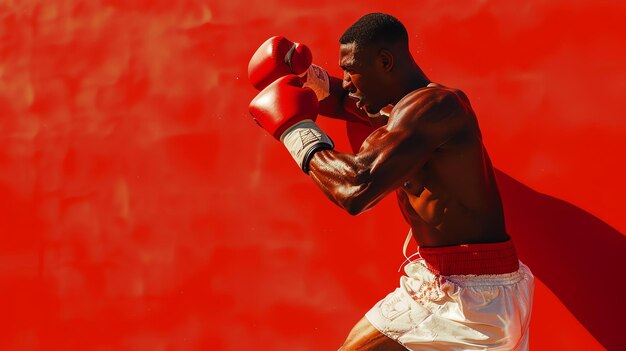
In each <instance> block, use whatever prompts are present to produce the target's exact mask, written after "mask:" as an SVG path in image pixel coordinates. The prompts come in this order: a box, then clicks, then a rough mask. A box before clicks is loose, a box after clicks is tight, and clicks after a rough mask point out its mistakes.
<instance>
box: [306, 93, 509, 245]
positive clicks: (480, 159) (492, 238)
mask: <svg viewBox="0 0 626 351" xmlns="http://www.w3.org/2000/svg"><path fill="white" fill-rule="evenodd" d="M426 89H431V90H433V91H434V93H433V98H432V99H436V97H435V96H437V93H436V91H437V90H438V89H440V91H445V93H444V94H446V96H447V97H446V99H448V100H450V98H449V96H452V97H453V98H455V99H456V102H460V104H461V105H460V108H456V109H453V113H454V114H455V115H454V116H450V117H447V118H442V119H441V121H438V120H436V119H434V122H428V123H425V122H424V121H423V120H424V119H426V118H431V117H429V116H426V117H421V118H422V120H420V119H412V118H413V117H412V116H411V115H410V114H414V113H413V112H410V113H403V112H402V111H400V112H398V113H396V116H399V117H396V118H399V119H401V120H394V114H392V116H391V118H390V120H389V123H388V124H387V126H385V127H382V128H379V129H377V130H375V131H374V132H373V133H372V135H370V136H369V137H368V139H367V140H366V141H365V143H364V146H363V147H362V149H361V150H360V151H359V153H358V154H357V157H356V159H354V160H353V159H347V158H346V157H341V155H340V154H336V153H335V154H334V153H333V151H328V152H326V151H325V152H324V153H325V154H323V155H320V156H321V157H320V158H319V159H318V160H317V162H319V163H320V164H319V165H318V166H316V167H315V169H317V170H319V171H322V172H318V173H317V174H314V177H313V178H314V179H315V180H316V181H317V182H318V184H319V185H320V186H321V187H322V189H323V190H325V192H326V193H327V195H329V197H331V199H332V198H334V199H341V198H342V197H341V196H340V195H342V194H341V192H342V191H346V190H345V189H347V188H346V187H345V184H342V181H343V180H342V179H335V180H333V179H332V178H329V177H328V175H332V176H334V177H338V176H339V177H342V176H343V177H346V178H347V177H348V176H349V171H348V170H345V171H344V175H338V174H337V172H334V174H332V172H326V173H328V175H326V174H323V173H325V172H323V170H324V168H323V167H320V166H321V165H322V164H323V163H324V162H326V163H327V165H329V167H330V168H332V167H336V168H338V169H341V168H342V167H343V168H346V165H345V164H341V163H342V162H346V163H347V164H349V163H350V162H355V163H357V164H358V163H359V162H358V160H360V159H361V160H364V161H362V162H370V163H371V164H377V163H381V164H383V163H386V164H387V163H393V162H395V164H392V165H390V166H388V167H387V168H386V169H385V170H384V171H383V172H382V173H384V174H383V175H380V176H376V178H375V179H373V180H371V182H370V183H369V184H367V185H366V186H364V187H363V188H364V189H370V188H371V189H372V192H376V191H378V192H380V193H381V194H383V195H384V192H385V191H394V190H395V192H396V195H397V197H398V203H399V205H400V208H401V210H402V212H403V214H404V217H405V219H406V220H407V222H408V223H409V224H410V226H411V228H412V229H413V235H414V237H415V239H416V240H417V242H418V244H419V245H420V246H423V247H436V246H449V245H459V244H468V243H489V242H501V241H505V240H507V238H508V236H507V234H506V229H505V226H504V216H503V211H502V203H501V200H500V196H499V193H498V188H497V185H496V182H495V177H494V173H493V168H492V165H491V161H490V159H489V156H488V154H487V151H486V149H485V148H484V145H483V143H482V137H481V133H480V130H479V128H478V122H477V120H476V116H475V115H474V112H473V111H472V109H471V107H470V104H469V101H468V100H467V98H466V97H465V95H464V94H463V93H461V92H460V91H457V90H452V89H448V88H446V87H443V86H441V85H436V84H431V85H429V88H426ZM410 95H411V94H409V96H407V97H405V98H404V99H403V100H405V99H409V100H410V99H412V98H413V97H411V96H410ZM416 95H417V94H416ZM422 95H428V94H422ZM439 95H440V94H439ZM429 99H431V98H430V97H420V98H419V99H417V98H416V101H415V102H412V101H408V102H405V103H404V105H403V101H402V100H401V101H400V102H399V103H398V104H397V105H396V107H398V106H400V105H403V106H407V105H408V106H412V104H427V103H429ZM405 108H406V107H405ZM434 108H437V107H434ZM410 111H413V110H410ZM396 112H397V111H396ZM418 113H421V112H419V111H418ZM437 113H438V111H435V112H434V113H431V116H435V118H436V115H437ZM394 124H395V125H394ZM446 124H454V128H453V127H450V126H449V125H446ZM446 128H449V130H451V131H453V132H450V135H449V136H447V137H446V138H445V139H443V140H444V141H443V142H442V143H441V144H437V145H436V147H433V148H430V149H428V148H426V149H427V151H416V152H412V150H411V148H412V147H414V144H410V143H408V142H404V141H401V142H395V141H390V140H393V138H391V137H390V136H389V134H393V133H395V132H394V130H399V131H402V132H404V131H408V133H413V134H418V135H420V133H423V134H422V135H424V136H430V135H431V134H433V132H434V134H437V133H442V134H445V133H443V132H441V130H442V129H446ZM420 129H424V130H420ZM396 144H397V145H396ZM420 147H422V146H421V145H419V147H415V148H416V150H417V149H419V148H420ZM389 148H394V149H393V150H387V149H389ZM370 153H371V156H369V157H368V155H369V154H370ZM320 154H322V153H320ZM359 157H360V158H359ZM393 158H395V160H392V159H393ZM333 162H336V164H335V165H333ZM412 162H413V163H415V165H416V167H411V164H410V163H412ZM418 163H419V166H418ZM331 166H332V167H331ZM370 172H371V173H372V174H373V173H374V170H371V169H370ZM361 173H363V172H361ZM379 173H380V172H379ZM372 177H374V176H372ZM333 181H334V182H335V185H334V186H330V187H329V186H326V187H324V186H323V185H324V184H333ZM394 182H397V183H398V184H397V185H395V184H394V185H392V184H391V183H394ZM379 183H384V184H382V185H380V184H379ZM352 186H355V185H354V184H352ZM385 186H391V187H389V188H386V189H388V190H383V188H384V187H385ZM377 187H378V188H380V189H379V190H377V189H376V188H377ZM342 189H344V190H342ZM355 194H357V192H352V193H350V194H343V195H345V197H349V196H351V195H352V196H355ZM371 198H372V199H369V198H368V200H367V201H369V202H370V203H371V204H368V206H366V207H369V206H370V205H373V204H374V203H375V202H377V201H378V200H380V197H376V196H371ZM341 201H342V200H337V201H336V202H341Z"/></svg>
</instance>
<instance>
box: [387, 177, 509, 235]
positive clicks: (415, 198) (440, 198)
mask: <svg viewBox="0 0 626 351" xmlns="http://www.w3.org/2000/svg"><path fill="white" fill-rule="evenodd" d="M431 171H432V170H431ZM423 172H425V171H422V172H420V173H422V174H419V175H417V176H416V177H415V178H414V179H413V180H411V181H409V182H406V183H405V184H404V186H403V187H401V188H400V189H398V190H397V196H398V203H399V205H400V208H401V210H402V212H403V214H404V216H405V219H406V220H407V222H409V224H410V225H411V228H412V230H413V236H414V237H415V239H416V241H417V242H418V244H419V245H420V246H422V247H439V246H452V245H461V244H478V243H491V242H502V241H506V240H507V239H508V235H507V234H506V229H505V227H504V219H503V212H502V205H501V202H500V198H499V195H498V193H497V188H495V187H496V185H495V183H493V184H488V186H487V187H486V189H484V190H483V191H481V192H478V193H473V194H469V193H465V194H453V193H452V192H451V191H449V190H448V188H449V187H448V186H446V185H445V184H441V183H438V182H436V181H433V179H432V178H431V179H430V180H427V181H425V179H428V178H430V177H428V176H427V175H426V174H424V173H423ZM472 198H473V199H472ZM462 199H464V200H465V201H466V202H467V201H468V199H469V200H470V201H471V202H472V203H471V204H470V203H463V201H462ZM488 199H491V201H488Z"/></svg>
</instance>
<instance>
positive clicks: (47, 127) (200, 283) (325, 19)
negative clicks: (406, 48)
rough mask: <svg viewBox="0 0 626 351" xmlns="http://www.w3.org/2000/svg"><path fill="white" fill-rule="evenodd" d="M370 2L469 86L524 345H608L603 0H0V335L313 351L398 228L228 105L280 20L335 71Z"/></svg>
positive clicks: (620, 31) (394, 244)
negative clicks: (509, 247)
mask: <svg viewBox="0 0 626 351" xmlns="http://www.w3.org/2000/svg"><path fill="white" fill-rule="evenodd" d="M372 11H383V12H389V13H391V14H393V15H395V16H397V17H398V18H399V19H400V20H401V21H402V22H403V23H404V24H405V25H406V27H407V28H408V31H409V33H410V37H411V47H412V50H413V52H414V54H415V57H416V60H417V61H418V62H419V63H420V65H421V66H422V68H423V69H424V70H425V72H426V74H427V75H428V76H429V77H430V78H431V79H432V80H433V81H436V82H440V83H442V84H445V85H449V86H453V87H458V88H460V89H462V90H464V91H465V92H466V93H467V94H468V96H469V97H470V99H471V101H472V103H473V106H474V108H475V110H476V112H477V114H478V117H479V120H480V123H481V127H482V130H483V134H484V140H485V143H486V145H487V147H488V150H489V152H490V155H491V157H492V160H493V163H494V165H495V166H496V167H497V169H498V170H499V172H498V180H499V184H500V187H501V191H502V196H503V199H504V203H505V211H506V216H507V225H508V228H509V231H510V233H511V235H512V236H513V238H514V240H515V241H516V243H517V245H518V248H519V251H520V255H521V256H522V259H523V260H524V261H526V262H527V263H528V264H529V265H530V266H531V269H533V271H534V272H535V273H536V275H537V278H538V282H537V283H538V285H537V288H536V291H535V306H534V309H533V321H532V326H531V344H532V349H533V350H601V349H603V348H608V349H612V350H616V349H619V346H618V345H621V344H622V342H621V339H622V338H623V336H622V334H621V333H622V330H621V329H623V316H624V314H625V313H626V307H625V306H626V303H625V302H624V299H623V291H624V289H625V288H626V283H624V279H623V274H624V270H625V268H626V263H625V262H626V258H625V257H624V256H625V254H626V246H625V239H624V235H623V234H622V233H625V232H626V220H625V219H624V218H625V217H624V216H623V214H622V213H621V209H622V207H621V206H619V201H620V199H622V198H624V196H626V188H625V187H624V186H623V181H622V179H623V177H624V176H625V172H624V166H623V162H624V156H623V154H624V151H626V148H625V144H626V142H625V141H624V132H625V131H626V119H625V118H624V117H625V116H624V108H623V103H624V91H625V90H626V68H624V62H626V49H625V46H624V40H625V37H626V21H624V18H626V5H625V4H624V3H623V2H620V1H617V0H615V1H594V2H592V1H564V0H558V1H539V0H534V1H524V2H517V3H513V2H505V1H446V2H443V1H434V0H431V1H411V2H406V3H405V2H391V1H389V2H383V1H380V2H376V1H355V2H348V1H343V2H341V1H328V0H319V1H302V0H297V1H293V0H292V1H279V0H274V1H263V2H244V1H237V0H235V1H220V2H217V1H208V2H207V1H186V2H183V1H163V0H158V1H148V0H145V1H125V0H109V1H106V0H101V1H60V0H57V1H42V2H40V3H36V2H30V1H4V2H2V3H0V198H1V199H2V200H1V201H0V284H1V285H0V311H2V322H1V323H2V328H1V329H0V349H2V350H235V349H255V350H334V349H336V348H337V347H338V346H339V345H340V344H341V343H342V342H343V340H344V338H345V336H346V335H347V333H348V331H349V329H350V328H351V327H352V325H353V324H354V323H355V322H356V321H357V320H358V319H359V318H360V317H361V316H362V315H363V313H364V312H365V311H366V310H367V309H368V308H369V307H370V306H371V305H372V304H373V303H374V302H375V301H377V300H378V299H380V298H381V297H383V296H384V295H385V294H386V293H387V292H389V291H390V290H391V289H393V288H395V286H396V285H397V282H398V278H399V273H396V270H397V268H398V266H399V264H400V263H401V262H402V255H401V247H402V242H403V239H404V235H405V233H406V231H407V229H408V228H407V225H406V224H405V223H404V222H403V220H402V217H401V215H400V212H399V211H398V210H397V208H396V205H395V200H394V199H393V198H388V199H386V200H384V201H383V202H382V203H381V204H380V205H378V206H377V207H376V208H375V209H373V210H372V211H370V212H367V213H365V214H363V215H360V216H357V217H351V216H349V215H347V214H346V213H344V212H342V211H341V210H340V209H338V208H336V207H335V206H334V205H332V204H331V203H330V202H329V201H328V200H327V199H325V197H324V196H323V195H322V193H321V192H320V191H319V190H318V189H317V188H316V187H315V185H314V184H313V183H312V182H311V181H310V180H309V179H308V178H307V177H306V176H305V175H303V174H302V173H301V171H299V170H298V168H297V167H296V166H295V165H294V164H293V161H292V160H291V159H290V156H289V155H288V154H287V152H286V151H285V150H284V149H283V147H282V146H281V145H280V144H279V143H277V142H275V141H274V140H273V139H272V138H271V137H269V136H268V135H266V134H265V133H264V132H263V131H262V130H261V129H259V128H258V127H257V126H256V124H254V123H253V122H252V121H251V120H250V118H249V115H248V112H247V105H248V102H249V101H250V100H251V99H252V98H253V97H254V95H255V91H254V89H253V88H252V87H251V86H250V85H249V83H248V81H247V73H246V71H247V62H248V59H249V57H250V56H251V55H252V53H253V52H254V50H255V49H256V47H257V46H258V45H259V44H260V43H261V42H263V41H264V40H265V39H266V38H268V37H269V36H271V35H277V34H282V35H285V36H287V37H289V38H292V39H294V40H299V41H301V42H304V43H307V44H308V45H309V46H310V47H311V48H312V50H313V52H314V55H315V62H316V63H318V64H320V65H323V66H325V67H326V68H327V69H328V70H329V71H330V72H331V73H333V74H335V75H337V74H339V73H340V70H339V68H338V67H337V60H338V45H337V39H338V38H339V36H340V35H341V33H342V32H343V31H344V30H345V28H347V26H348V25H350V24H351V23H352V22H354V21H355V20H356V19H357V18H358V17H359V16H361V15H363V14H365V13H368V12H372ZM319 123H320V125H321V126H322V127H323V128H324V129H325V130H326V131H327V132H328V133H329V134H330V135H331V136H332V137H333V139H334V140H335V141H336V142H337V144H338V148H339V149H340V150H344V151H349V150H350V146H349V145H350V144H349V139H350V138H349V135H350V137H354V135H355V132H354V130H353V128H352V127H350V126H349V127H350V128H346V124H345V123H344V122H341V121H331V120H327V119H321V120H320V122H319ZM347 130H348V131H347Z"/></svg>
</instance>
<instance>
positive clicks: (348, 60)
mask: <svg viewBox="0 0 626 351" xmlns="http://www.w3.org/2000/svg"><path fill="white" fill-rule="evenodd" d="M377 51H378V50H375V49H373V48H368V47H357V46H356V44H354V43H351V44H342V45H341V46H340V48H339V66H340V67H341V68H342V69H343V88H344V89H345V90H347V91H348V92H349V93H350V96H351V97H352V98H354V99H356V100H357V107H358V108H360V109H362V110H365V111H366V112H368V113H370V114H375V113H378V111H380V109H381V108H383V107H384V106H386V105H387V104H388V102H387V99H386V96H385V87H384V84H383V83H384V81H383V80H382V79H381V78H382V77H381V69H380V67H379V65H378V64H377V59H378V57H377Z"/></svg>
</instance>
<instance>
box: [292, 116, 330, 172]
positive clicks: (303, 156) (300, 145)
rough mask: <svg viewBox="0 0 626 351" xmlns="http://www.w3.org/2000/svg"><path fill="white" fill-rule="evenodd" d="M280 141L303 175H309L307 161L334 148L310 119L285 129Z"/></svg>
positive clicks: (326, 136)
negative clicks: (321, 151) (320, 152)
mask: <svg viewBox="0 0 626 351" xmlns="http://www.w3.org/2000/svg"><path fill="white" fill-rule="evenodd" d="M280 141H281V142H282V143H283V144H285V147H286V148H287V150H288V151H289V153H290V154H291V156H292V157H293V159H294V160H296V163H297V164H298V165H299V166H300V168H302V170H303V171H304V173H306V174H308V173H309V161H311V158H313V155H314V154H315V153H316V152H317V151H320V150H326V149H332V148H333V147H335V144H334V143H333V141H332V140H331V139H330V138H329V137H328V135H326V133H324V132H323V131H322V130H321V129H320V128H319V127H318V126H317V124H315V122H313V121H312V120H310V119H305V120H304V121H301V122H299V123H296V124H295V125H293V126H292V127H291V128H289V129H287V130H286V131H285V132H284V133H283V135H281V136H280Z"/></svg>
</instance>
